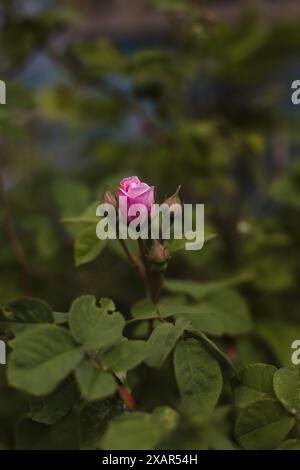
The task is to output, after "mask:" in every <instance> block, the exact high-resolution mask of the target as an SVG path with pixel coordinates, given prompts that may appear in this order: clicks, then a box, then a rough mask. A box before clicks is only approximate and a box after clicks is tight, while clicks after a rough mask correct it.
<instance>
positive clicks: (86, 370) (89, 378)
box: [75, 360, 117, 400]
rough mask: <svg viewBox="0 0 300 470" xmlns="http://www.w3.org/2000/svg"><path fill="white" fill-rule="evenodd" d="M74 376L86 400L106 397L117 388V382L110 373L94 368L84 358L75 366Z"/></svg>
mask: <svg viewBox="0 0 300 470" xmlns="http://www.w3.org/2000/svg"><path fill="white" fill-rule="evenodd" d="M75 376H76V379H77V382H78V385H79V388H80V391H81V393H82V396H83V398H85V399H86V400H101V399H102V398H107V397H109V396H110V395H113V394H114V393H115V391H116V389H117V383H116V380H115V378H114V377H113V375H112V374H110V373H109V372H105V371H103V370H100V369H96V368H95V367H93V366H92V365H91V364H90V363H89V362H88V361H86V360H84V361H82V362H81V364H79V366H78V367H77V368H76V371H75Z"/></svg>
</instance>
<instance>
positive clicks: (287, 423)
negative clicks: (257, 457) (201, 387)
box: [235, 399, 294, 450]
mask: <svg viewBox="0 0 300 470" xmlns="http://www.w3.org/2000/svg"><path fill="white" fill-rule="evenodd" d="M293 425H294V419H293V418H292V417H291V416H289V415H288V414H287V413H286V412H285V410H284V409H283V408H282V406H281V405H280V404H279V403H278V402H276V401H275V400H271V399H264V400H260V401H256V402H254V403H251V404H250V405H249V406H247V407H246V408H243V409H242V410H241V412H240V413H239V415H238V418H237V422H236V426H235V435H236V437H237V440H238V442H239V443H240V444H241V446H242V447H243V448H244V449H249V450H252V449H253V450H270V449H275V448H276V447H278V445H279V444H280V442H281V441H282V440H283V439H284V438H285V436H286V435H287V434H288V432H289V431H290V430H291V428H292V427H293Z"/></svg>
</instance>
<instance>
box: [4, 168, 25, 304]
mask: <svg viewBox="0 0 300 470" xmlns="http://www.w3.org/2000/svg"><path fill="white" fill-rule="evenodd" d="M0 204H1V205H2V207H3V212H4V217H3V229H4V232H5V234H6V237H7V239H8V241H9V243H10V246H11V249H12V252H13V255H14V257H15V260H16V262H17V263H18V264H19V266H20V268H21V274H22V283H23V287H24V290H25V291H26V293H27V294H28V295H30V294H31V290H32V289H31V275H30V271H29V266H28V261H27V257H26V255H25V252H24V250H23V247H22V244H21V242H20V239H19V237H18V234H17V231H16V228H15V224H14V221H13V217H12V213H11V210H10V206H9V201H8V197H7V194H6V190H5V187H4V181H3V176H2V174H1V173H0Z"/></svg>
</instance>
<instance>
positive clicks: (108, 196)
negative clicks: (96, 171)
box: [103, 191, 117, 207]
mask: <svg viewBox="0 0 300 470" xmlns="http://www.w3.org/2000/svg"><path fill="white" fill-rule="evenodd" d="M103 202H104V203H105V204H111V205H112V206H114V207H117V200H116V198H115V195H114V194H113V193H112V192H111V191H105V193H104V196H103Z"/></svg>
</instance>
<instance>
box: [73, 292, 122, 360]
mask: <svg viewBox="0 0 300 470" xmlns="http://www.w3.org/2000/svg"><path fill="white" fill-rule="evenodd" d="M69 324H70V329H71V332H72V334H73V335H74V338H75V339H76V341H78V343H80V344H82V345H83V346H84V347H85V349H86V350H88V351H92V350H95V349H103V348H108V347H110V346H113V345H114V344H116V343H118V342H119V341H120V340H121V338H122V331H123V328H124V324H125V323H124V318H123V317H122V315H121V314H120V313H118V312H113V313H107V311H106V310H105V309H104V308H99V307H97V306H96V299H95V298H94V297H93V296H91V295H85V296H82V297H80V298H79V299H76V300H75V301H74V302H73V304H72V306H71V309H70V316H69Z"/></svg>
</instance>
